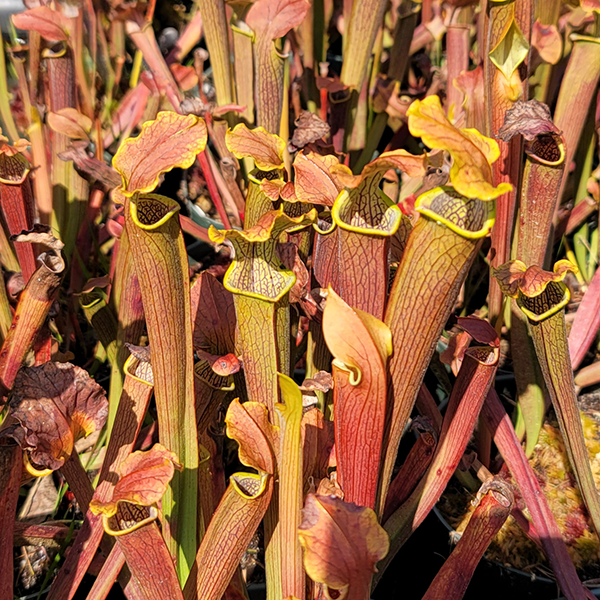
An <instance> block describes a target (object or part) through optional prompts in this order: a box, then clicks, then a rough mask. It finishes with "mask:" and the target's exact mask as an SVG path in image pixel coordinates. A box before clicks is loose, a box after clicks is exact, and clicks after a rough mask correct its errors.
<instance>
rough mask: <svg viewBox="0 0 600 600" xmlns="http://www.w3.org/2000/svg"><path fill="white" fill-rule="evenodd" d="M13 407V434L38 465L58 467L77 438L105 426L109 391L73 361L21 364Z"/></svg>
mask: <svg viewBox="0 0 600 600" xmlns="http://www.w3.org/2000/svg"><path fill="white" fill-rule="evenodd" d="M10 407H11V414H12V416H13V417H14V418H16V419H17V420H18V421H19V423H20V430H19V431H17V433H16V436H15V437H17V436H18V438H19V442H20V444H21V445H22V447H23V448H24V449H28V450H30V455H31V458H32V460H33V462H34V463H35V464H36V465H39V466H42V467H45V468H48V469H58V468H60V467H61V466H62V465H63V464H64V462H65V460H66V459H67V458H69V456H70V455H71V452H72V451H73V446H74V444H75V442H76V441H77V440H78V439H79V438H81V437H85V436H87V435H89V434H90V433H92V432H94V431H97V430H99V429H101V428H102V427H103V425H104V423H105V421H106V417H107V415H108V401H107V400H106V393H105V391H104V390H103V389H102V387H100V386H99V385H98V384H97V383H96V382H95V381H94V380H93V379H92V378H91V377H90V376H89V375H88V373H87V372H86V371H85V370H84V369H81V368H79V367H76V366H75V365H72V364H70V363H55V362H48V363H45V364H43V365H41V366H39V367H28V368H24V369H21V371H19V373H18V375H17V377H16V379H15V384H14V386H13V389H12V392H11V396H10Z"/></svg>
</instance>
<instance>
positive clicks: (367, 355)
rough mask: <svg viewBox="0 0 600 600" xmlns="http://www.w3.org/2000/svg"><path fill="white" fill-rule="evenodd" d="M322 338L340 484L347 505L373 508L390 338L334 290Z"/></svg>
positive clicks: (384, 328) (381, 325) (329, 295)
mask: <svg viewBox="0 0 600 600" xmlns="http://www.w3.org/2000/svg"><path fill="white" fill-rule="evenodd" d="M323 336H324V338H325V342H326V343H327V346H328V348H329V350H330V352H331V353H332V354H333V356H334V361H333V375H334V381H335V386H334V391H333V405H334V413H335V420H334V427H335V443H336V455H337V460H338V476H339V480H340V485H341V487H342V489H343V490H344V494H345V498H346V499H347V500H348V501H350V502H356V503H357V504H361V505H363V506H370V507H374V506H375V500H376V496H377V486H378V469H379V462H380V458H381V447H382V440H383V433H384V424H385V412H386V397H387V385H386V382H387V376H386V363H387V359H388V357H389V356H390V355H391V353H392V334H391V332H390V330H389V328H388V327H387V325H385V324H384V323H382V322H381V321H379V319H376V318H375V317H373V316H372V315H370V314H368V313H366V312H362V311H359V310H356V309H352V308H350V307H349V306H348V305H347V304H346V303H345V302H344V301H343V300H342V299H341V298H340V297H339V296H338V295H337V294H336V293H335V292H334V291H333V290H332V289H331V287H330V288H329V290H328V293H327V302H326V304H325V310H324V312H323ZM367 414H368V418H365V415H367Z"/></svg>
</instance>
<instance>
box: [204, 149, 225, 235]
mask: <svg viewBox="0 0 600 600" xmlns="http://www.w3.org/2000/svg"><path fill="white" fill-rule="evenodd" d="M198 162H199V163H200V168H201V169H202V173H203V174H204V179H205V180H206V186H207V187H208V191H209V193H210V197H211V198H212V201H213V204H214V205H215V208H216V209H217V212H218V213H219V217H220V219H221V221H222V223H223V225H224V226H225V228H226V229H231V223H230V222H229V217H228V216H227V213H226V212H225V207H224V206H223V200H222V199H221V194H219V188H218V186H217V183H216V181H215V177H214V174H213V172H212V169H211V168H210V163H209V161H208V157H207V156H206V150H202V152H200V154H198Z"/></svg>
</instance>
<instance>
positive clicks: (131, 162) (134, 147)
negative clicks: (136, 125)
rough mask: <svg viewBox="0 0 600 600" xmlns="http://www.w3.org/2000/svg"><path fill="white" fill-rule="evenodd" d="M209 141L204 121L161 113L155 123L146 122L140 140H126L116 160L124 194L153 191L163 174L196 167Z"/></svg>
mask: <svg viewBox="0 0 600 600" xmlns="http://www.w3.org/2000/svg"><path fill="white" fill-rule="evenodd" d="M206 140H207V133H206V124H205V123H204V121H203V120H202V119H201V118H199V117H196V116H194V115H187V116H185V117H184V116H181V115H178V114H177V113H175V112H167V111H162V112H159V113H158V115H157V116H156V119H155V120H154V121H147V122H146V123H144V125H143V126H142V131H141V133H140V135H139V136H138V137H136V138H129V139H127V140H125V141H124V142H123V143H122V144H121V146H120V147H119V150H118V151H117V153H116V154H115V157H114V158H113V167H114V168H115V169H116V170H117V171H118V172H119V173H120V174H121V179H122V192H123V193H124V194H125V195H126V196H133V195H134V194H135V193H138V192H151V191H152V190H153V189H154V188H155V187H156V186H157V185H158V182H159V177H160V176H161V175H162V174H163V173H166V172H167V171H170V170H171V169H174V168H175V167H179V168H182V169H187V168H188V167H190V166H192V164H193V163H194V161H195V160H196V155H197V154H198V153H199V152H201V151H202V150H204V147H205V146H206Z"/></svg>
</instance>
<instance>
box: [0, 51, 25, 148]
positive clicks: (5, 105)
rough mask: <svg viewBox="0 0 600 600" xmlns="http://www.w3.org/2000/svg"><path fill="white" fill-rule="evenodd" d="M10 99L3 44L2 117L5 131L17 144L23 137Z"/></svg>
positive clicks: (0, 65)
mask: <svg viewBox="0 0 600 600" xmlns="http://www.w3.org/2000/svg"><path fill="white" fill-rule="evenodd" d="M9 99H10V94H9V91H8V82H7V78H6V56H5V54H4V44H2V47H0V116H2V125H3V126H4V127H3V129H5V130H6V133H8V136H9V137H10V139H11V141H12V142H16V141H17V140H18V139H19V138H20V137H21V136H20V135H19V132H18V131H17V126H16V124H15V120H14V119H13V116H12V111H11V108H10V101H9Z"/></svg>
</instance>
